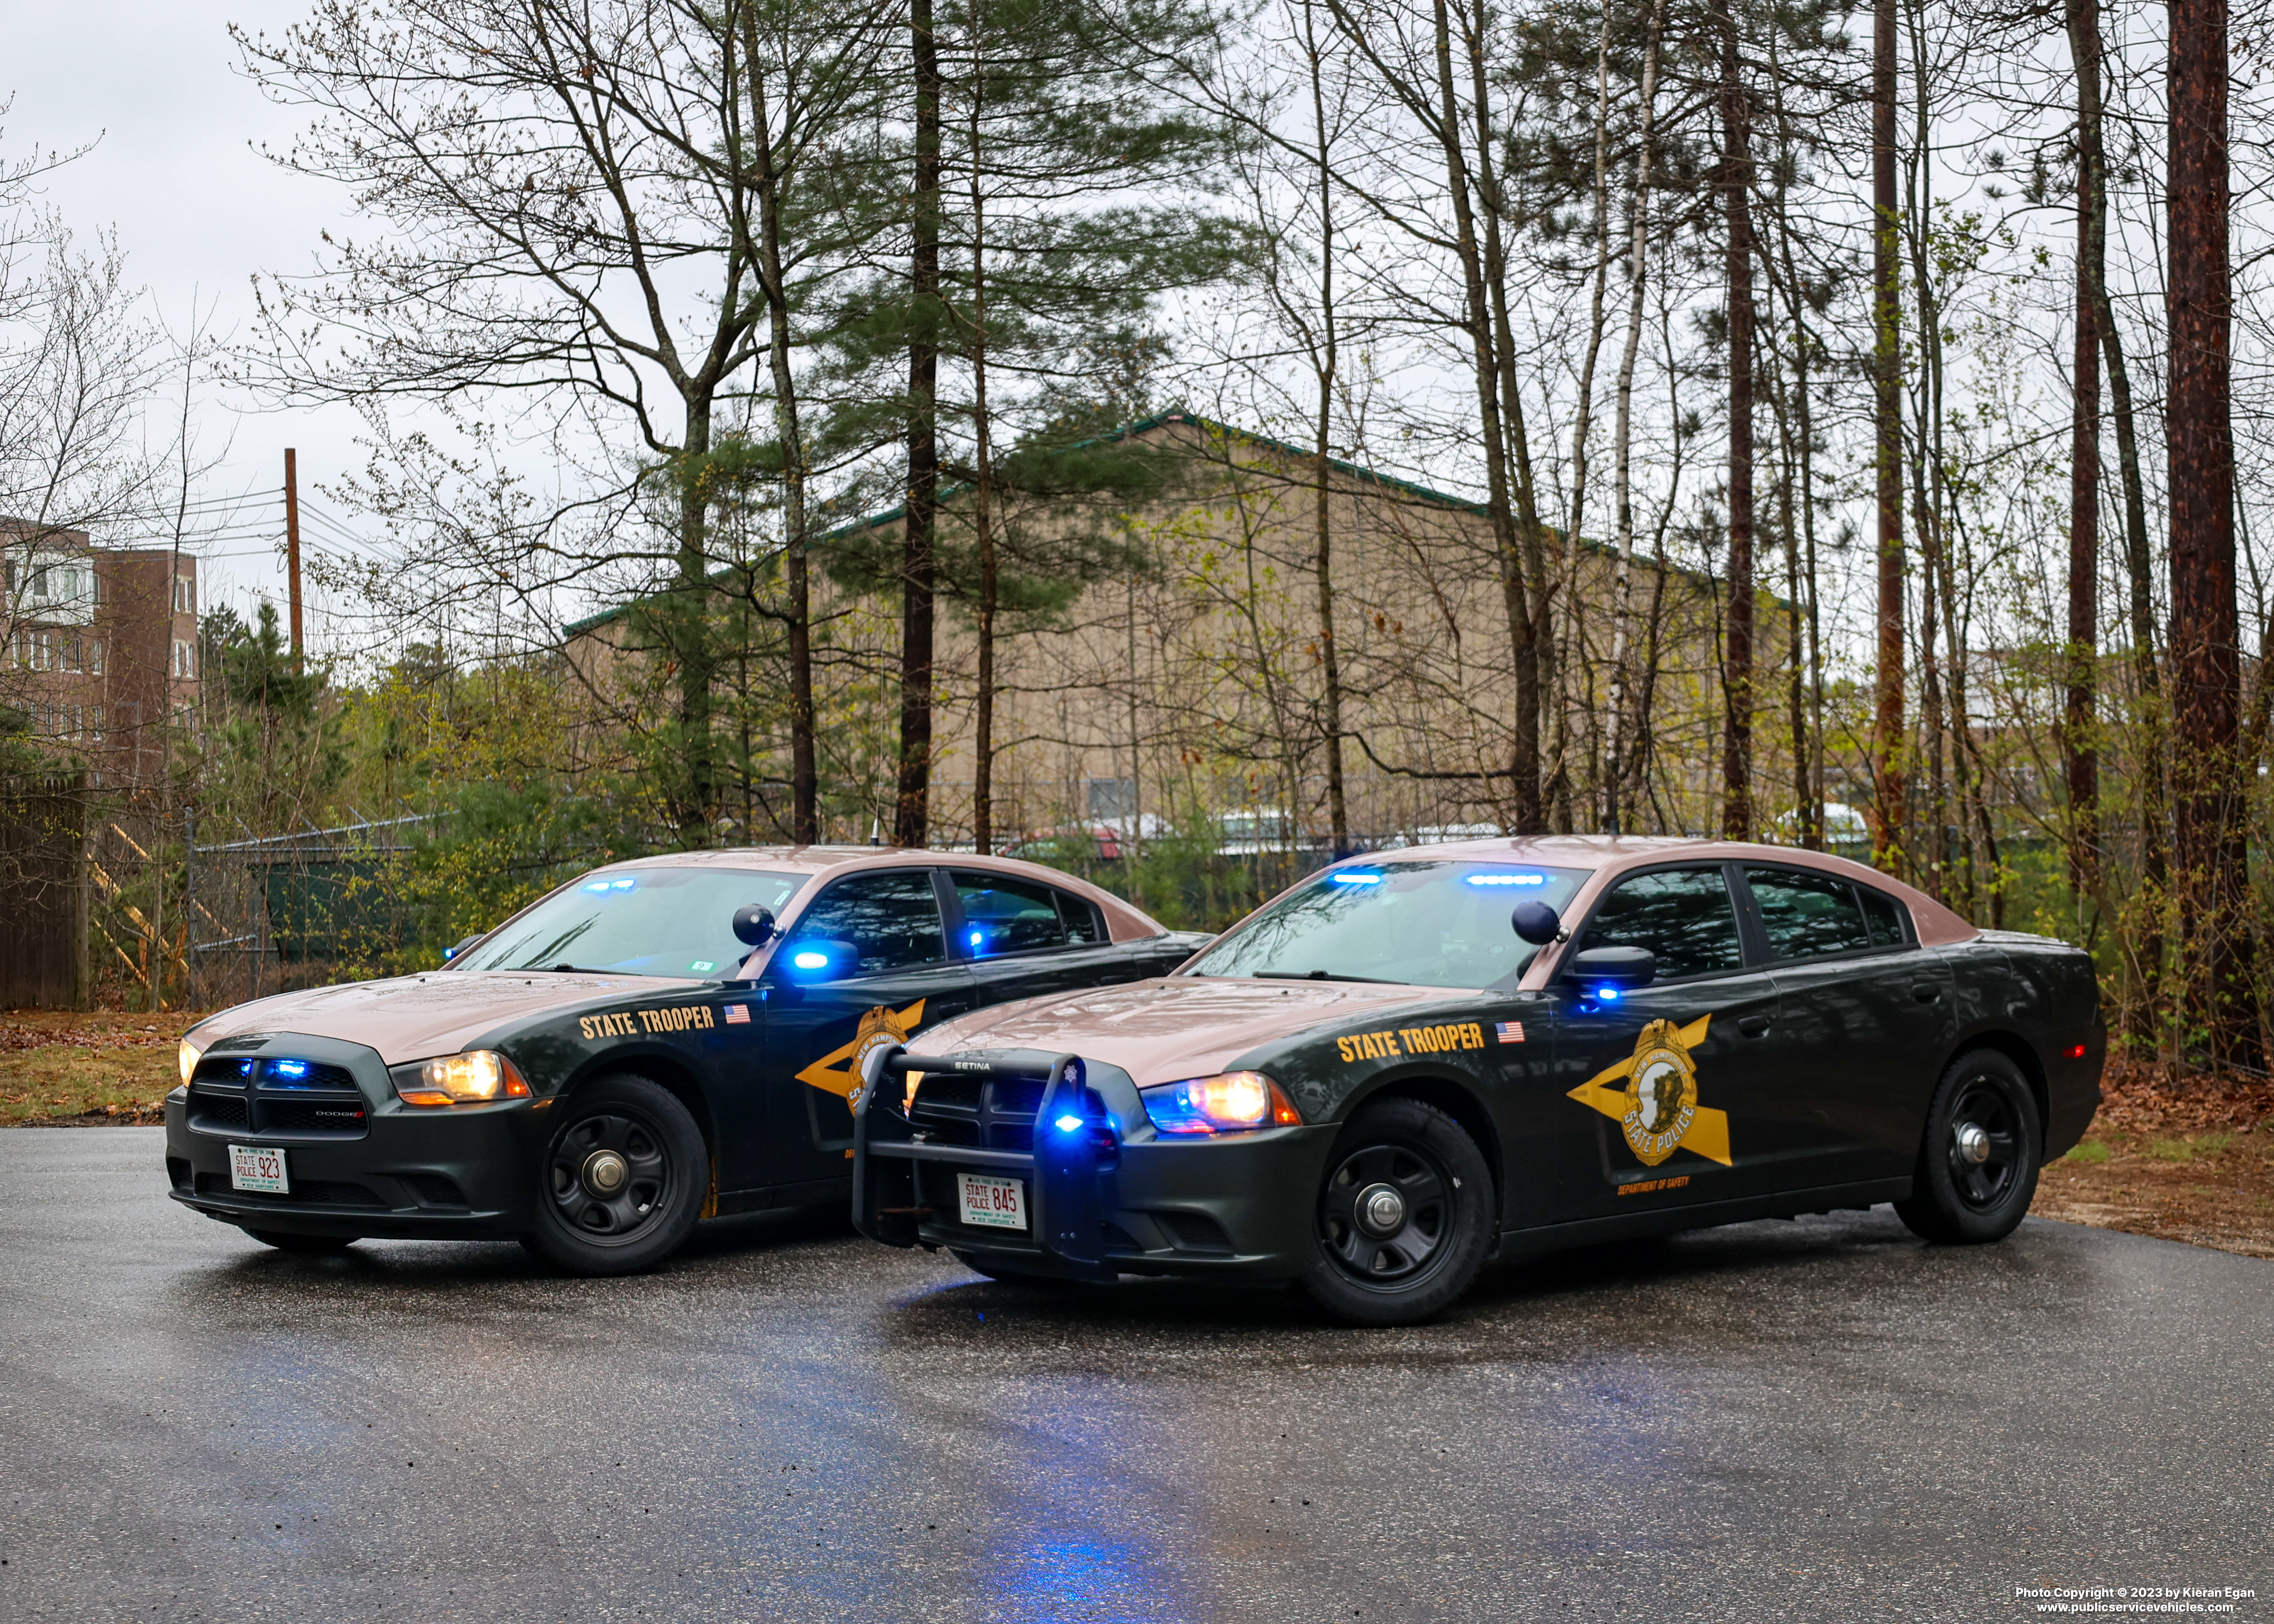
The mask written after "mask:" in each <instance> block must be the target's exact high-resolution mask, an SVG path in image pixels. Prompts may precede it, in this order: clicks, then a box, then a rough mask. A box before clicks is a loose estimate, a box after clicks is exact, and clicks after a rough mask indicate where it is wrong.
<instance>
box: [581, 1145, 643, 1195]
mask: <svg viewBox="0 0 2274 1624" xmlns="http://www.w3.org/2000/svg"><path fill="white" fill-rule="evenodd" d="M631 1176H632V1169H631V1164H630V1163H629V1162H626V1161H625V1160H624V1159H623V1157H622V1156H621V1154H618V1153H617V1152H615V1151H613V1150H596V1151H594V1152H593V1153H592V1154H591V1155H589V1156H587V1157H585V1158H584V1188H585V1189H587V1190H589V1191H591V1192H592V1193H593V1194H594V1195H596V1196H599V1197H601V1198H602V1199H606V1198H607V1197H609V1196H612V1195H614V1194H615V1193H616V1192H618V1191H620V1190H621V1189H622V1188H623V1187H624V1185H625V1184H626V1183H627V1182H628V1181H629V1179H630V1178H631Z"/></svg>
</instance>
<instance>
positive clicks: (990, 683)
mask: <svg viewBox="0 0 2274 1624" xmlns="http://www.w3.org/2000/svg"><path fill="white" fill-rule="evenodd" d="M970 26H971V41H972V44H971V53H972V64H971V439H972V455H973V459H974V463H975V472H976V474H977V476H978V477H977V479H976V481H975V485H974V488H973V491H972V496H971V507H972V512H971V526H972V539H973V542H974V544H975V546H976V548H977V550H978V553H979V616H978V620H979V625H978V634H979V650H978V654H979V673H978V676H979V692H978V694H977V695H975V699H974V703H973V711H974V714H973V718H972V741H971V756H972V759H971V840H972V847H973V849H974V850H975V851H976V852H977V853H979V854H980V855H981V856H985V855H986V854H987V853H989V852H990V851H991V850H992V849H994V842H995V614H996V610H997V609H998V607H999V605H1000V600H1001V597H1002V583H1001V581H1000V579H999V575H998V568H997V559H996V551H995V462H994V436H993V434H992V432H991V430H992V428H993V425H992V423H991V422H990V420H989V417H988V415H987V410H988V409H987V196H986V187H985V185H984V184H983V180H982V178H981V173H980V133H979V132H980V123H979V120H980V109H981V106H982V102H983V97H984V95H985V91H986V84H987V76H986V72H985V70H984V67H983V63H982V60H981V52H982V49H983V44H982V41H983V39H984V33H983V30H984V28H985V26H986V24H985V19H984V18H983V14H982V11H981V9H980V7H979V6H977V5H974V6H973V7H972V11H971V19H970Z"/></svg>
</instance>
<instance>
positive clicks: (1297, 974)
mask: <svg viewBox="0 0 2274 1624" xmlns="http://www.w3.org/2000/svg"><path fill="white" fill-rule="evenodd" d="M1250 974H1253V975H1254V976H1255V978H1256V979H1257V980H1259V981H1261V980H1267V979H1268V980H1270V981H1370V982H1372V983H1373V984H1374V986H1376V987H1403V986H1404V985H1405V983H1404V981H1399V980H1397V978H1396V977H1395V976H1388V975H1342V974H1337V973H1336V972H1334V971H1332V970H1255V971H1252V972H1250Z"/></svg>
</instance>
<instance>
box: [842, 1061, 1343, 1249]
mask: <svg viewBox="0 0 2274 1624" xmlns="http://www.w3.org/2000/svg"><path fill="white" fill-rule="evenodd" d="M1239 1075H1240V1076H1242V1077H1245V1076H1246V1075H1248V1074H1246V1073H1242V1074H1239ZM1201 1080H1214V1079H1201ZM1255 1081H1256V1083H1257V1084H1258V1085H1259V1086H1264V1087H1266V1088H1268V1089H1269V1103H1268V1107H1267V1114H1266V1115H1265V1116H1264V1119H1263V1120H1262V1121H1261V1122H1259V1123H1256V1124H1237V1125H1236V1126H1234V1127H1232V1128H1230V1129H1224V1128H1219V1127H1217V1126H1215V1125H1213V1124H1207V1123H1201V1124H1198V1125H1195V1124H1194V1122H1193V1120H1192V1113H1191V1112H1190V1111H1189V1110H1185V1109H1181V1107H1182V1105H1183V1095H1182V1094H1180V1093H1179V1092H1178V1091H1181V1090H1186V1089H1187V1088H1188V1087H1190V1086H1191V1085H1186V1084H1176V1085H1171V1086H1170V1087H1168V1088H1166V1089H1148V1090H1146V1091H1144V1092H1143V1093H1142V1094H1141V1093H1140V1091H1139V1090H1138V1088H1137V1086H1135V1084H1134V1083H1133V1081H1132V1080H1131V1079H1130V1077H1129V1075H1128V1073H1126V1071H1122V1070H1121V1069H1120V1068H1119V1067H1118V1066H1112V1065H1107V1064H1099V1063H1095V1062H1085V1061H1084V1060H1083V1059H1082V1058H1081V1056H1077V1055H1070V1054H1046V1053H1043V1052H1041V1051H1038V1050H1009V1051H1001V1052H997V1053H993V1054H960V1055H953V1056H934V1055H911V1054H909V1053H907V1051H906V1050H905V1049H900V1048H899V1047H897V1046H886V1045H879V1046H878V1047H877V1048H876V1049H872V1050H871V1051H870V1053H869V1054H868V1055H867V1056H864V1057H863V1060H862V1065H861V1077H860V1082H859V1085H858V1086H857V1088H856V1090H855V1094H854V1095H853V1101H852V1104H853V1118H854V1122H853V1222H854V1225H855V1228H856V1229H859V1230H860V1231H861V1233H862V1234H863V1235H865V1236H867V1237H869V1238H870V1239H871V1240H875V1241H881V1242H883V1243H884V1244H886V1245H888V1246H919V1245H921V1246H924V1247H927V1248H930V1249H933V1250H937V1249H939V1248H942V1247H945V1248H946V1249H948V1250H950V1251H952V1252H956V1253H958V1254H960V1255H962V1256H964V1257H966V1258H967V1259H976V1260H977V1261H978V1262H979V1263H981V1264H983V1265H984V1266H985V1268H986V1270H987V1272H990V1273H1003V1272H1009V1273H1015V1274H1037V1275H1056V1276H1061V1277H1065V1278H1068V1279H1075V1280H1101V1281H1103V1280H1111V1279H1112V1278H1113V1277H1114V1276H1116V1275H1118V1274H1183V1275H1191V1276H1201V1277H1205V1276H1211V1275H1213V1276H1221V1277H1224V1278H1236V1279H1267V1280H1268V1279H1287V1278H1291V1277H1292V1276H1294V1275H1295V1274H1299V1272H1301V1270H1302V1269H1303V1267H1305V1264H1306V1259H1307V1257H1308V1253H1309V1249H1310V1248H1311V1247H1312V1246H1313V1245H1314V1238H1313V1228H1314V1225H1313V1218H1314V1209H1315V1207H1316V1206H1317V1202H1318V1196H1319V1180H1320V1177H1321V1171H1322V1168H1323V1164H1324V1162H1325V1158H1326V1154H1327V1151H1328V1148H1329V1146H1330V1145H1331V1143H1332V1141H1333V1136H1334V1132H1335V1130H1334V1128H1333V1127H1332V1126H1331V1125H1306V1124H1304V1123H1303V1122H1302V1121H1301V1119H1300V1117H1299V1116H1297V1115H1296V1113H1295V1111H1294V1109H1293V1108H1292V1107H1291V1106H1290V1105H1288V1104H1287V1102H1286V1097H1285V1095H1284V1094H1281V1093H1280V1092H1279V1091H1278V1089H1277V1087H1276V1085H1272V1084H1270V1083H1269V1079H1261V1078H1258V1079H1255ZM912 1082H913V1086H911V1083H912ZM1164 1101H1165V1102H1164ZM1154 1113H1157V1114H1158V1116H1160V1117H1162V1118H1165V1119H1166V1120H1165V1122H1164V1121H1156V1115H1155V1114H1154Z"/></svg>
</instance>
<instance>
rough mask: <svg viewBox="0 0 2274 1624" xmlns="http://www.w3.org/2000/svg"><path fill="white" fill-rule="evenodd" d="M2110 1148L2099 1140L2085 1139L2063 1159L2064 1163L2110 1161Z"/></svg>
mask: <svg viewBox="0 0 2274 1624" xmlns="http://www.w3.org/2000/svg"><path fill="white" fill-rule="evenodd" d="M2108 1157H2109V1149H2108V1147H2107V1146H2105V1145H2104V1144H2102V1143H2101V1142H2100V1141H2099V1140H2098V1139H2085V1140H2083V1141H2082V1143H2080V1144H2078V1145H2077V1146H2076V1147H2075V1148H2074V1149H2073V1150H2071V1151H2070V1152H2069V1153H2068V1154H2067V1155H2066V1156H2063V1157H2062V1158H2061V1160H2062V1161H2064V1162H2095V1163H2097V1162H2105V1161H2107V1160H2108Z"/></svg>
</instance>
